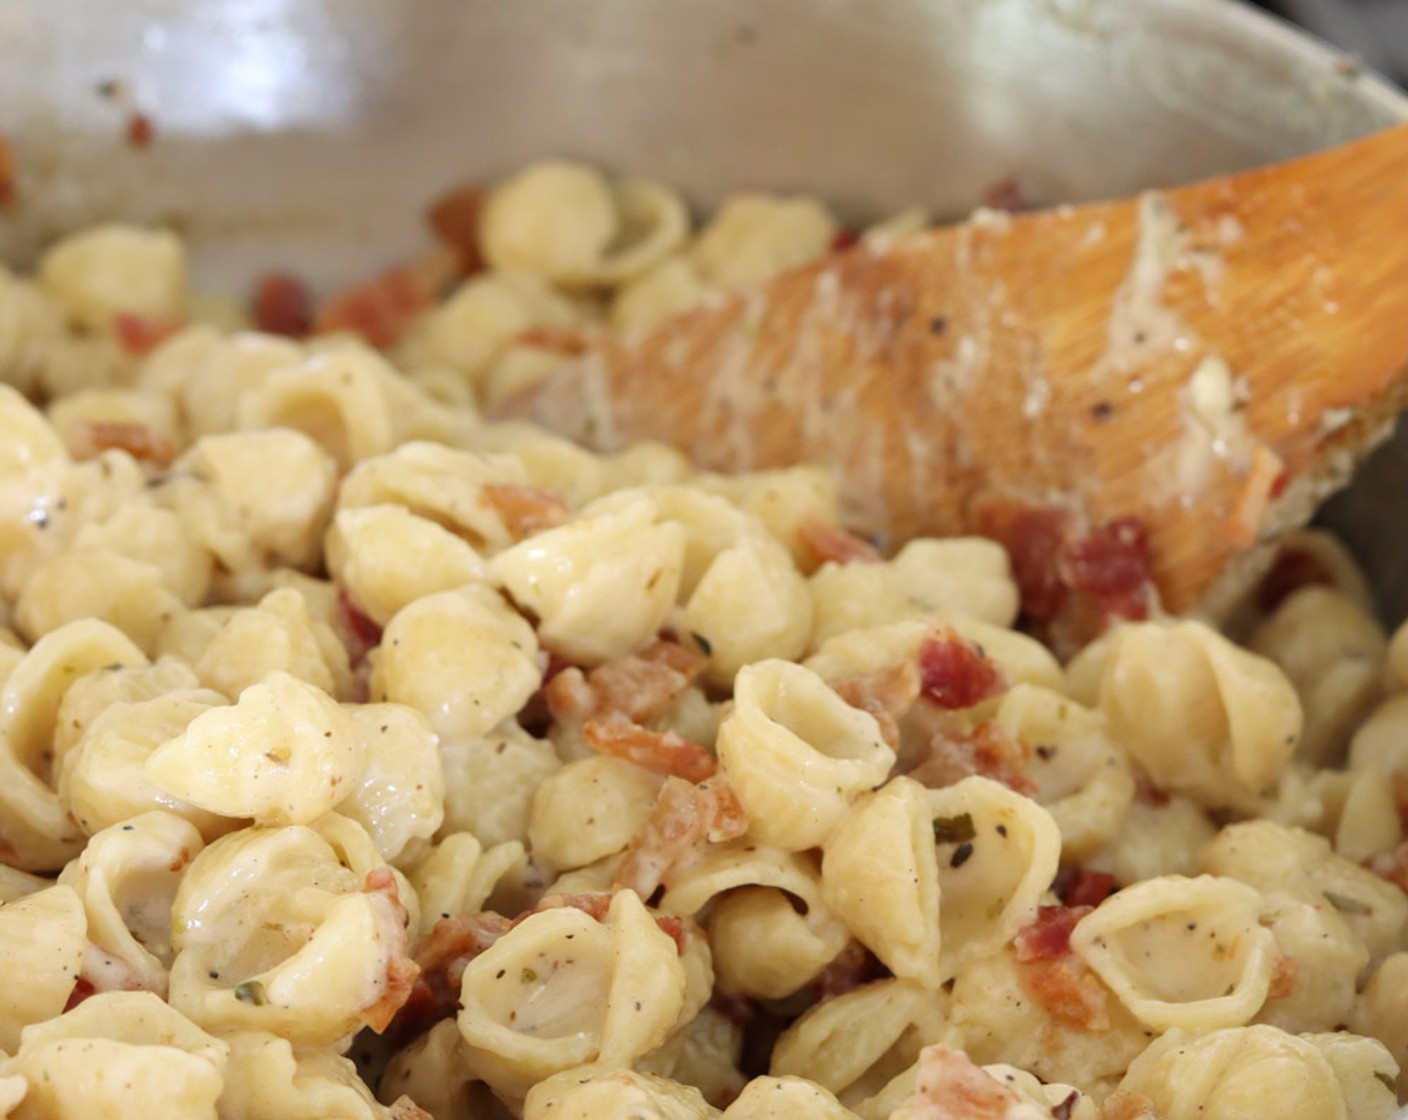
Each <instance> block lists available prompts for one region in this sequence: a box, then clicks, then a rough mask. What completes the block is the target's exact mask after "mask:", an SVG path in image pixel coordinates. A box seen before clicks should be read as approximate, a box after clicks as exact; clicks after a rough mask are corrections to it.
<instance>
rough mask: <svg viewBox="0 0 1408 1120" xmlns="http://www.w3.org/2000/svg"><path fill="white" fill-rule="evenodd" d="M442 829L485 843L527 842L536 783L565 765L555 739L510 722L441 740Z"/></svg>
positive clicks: (536, 787)
mask: <svg viewBox="0 0 1408 1120" xmlns="http://www.w3.org/2000/svg"><path fill="white" fill-rule="evenodd" d="M440 761H441V765H442V766H443V767H444V770H445V823H444V825H443V826H442V830H443V831H444V832H447V833H449V832H461V831H463V832H472V833H474V835H475V836H477V837H478V838H479V839H480V840H482V841H483V842H484V843H485V844H499V843H503V842H504V841H508V840H526V839H527V838H528V824H529V820H530V819H531V815H532V807H533V798H534V797H535V796H536V793H537V789H538V786H539V785H540V784H541V783H542V782H543V781H545V780H546V779H547V778H548V777H549V776H550V775H552V774H553V773H555V772H556V771H557V769H558V767H559V766H561V765H562V763H561V762H560V761H559V760H558V756H557V753H556V752H555V751H554V750H553V745H552V743H550V742H548V741H547V740H544V739H535V738H533V736H531V735H529V734H528V732H526V731H524V730H523V728H521V727H519V726H518V724H517V723H516V722H514V721H513V720H508V721H507V722H505V723H502V724H500V725H499V726H498V727H495V728H493V729H492V730H490V731H489V732H488V733H487V734H485V735H471V736H466V737H463V738H451V739H445V740H442V742H441V744H440Z"/></svg>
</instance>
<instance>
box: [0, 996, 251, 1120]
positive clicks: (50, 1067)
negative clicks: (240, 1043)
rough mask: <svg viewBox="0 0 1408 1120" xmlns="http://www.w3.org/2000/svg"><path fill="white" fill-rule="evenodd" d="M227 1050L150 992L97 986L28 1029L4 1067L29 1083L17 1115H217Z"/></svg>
mask: <svg viewBox="0 0 1408 1120" xmlns="http://www.w3.org/2000/svg"><path fill="white" fill-rule="evenodd" d="M228 1055H229V1046H228V1045H227V1044H226V1043H224V1042H222V1041H221V1040H220V1039H218V1038H214V1037H212V1036H211V1035H209V1034H207V1033H206V1032H205V1031H203V1030H201V1029H199V1028H198V1027H197V1026H196V1025H195V1024H193V1023H191V1022H190V1021H189V1020H188V1019H186V1018H185V1017H184V1016H182V1015H181V1014H180V1013H179V1012H177V1011H175V1010H173V1009H172V1008H171V1007H168V1006H167V1005H166V1004H165V1003H163V1002H162V1001H161V999H160V998H159V997H157V996H155V995H153V994H152V993H151V992H100V993H98V994H97V995H94V996H90V997H89V998H88V999H86V1000H84V1001H83V1002H82V1003H80V1004H79V1005H78V1006H77V1007H75V1008H74V1009H73V1010H72V1011H68V1012H65V1013H64V1014H63V1015H60V1016H59V1017H58V1018H56V1019H51V1020H49V1021H48V1022H45V1023H39V1024H36V1025H35V1026H32V1027H29V1028H27V1029H26V1030H25V1032H24V1036H23V1040H22V1042H21V1044H20V1048H19V1052H18V1053H17V1054H16V1055H15V1056H14V1057H13V1058H12V1059H10V1060H9V1061H7V1062H4V1063H3V1070H4V1072H5V1073H7V1074H18V1075H20V1076H22V1077H24V1078H25V1079H26V1080H27V1081H28V1082H29V1092H28V1093H27V1094H25V1098H24V1104H23V1106H22V1107H21V1108H20V1109H19V1110H18V1111H17V1112H16V1113H14V1114H13V1115H15V1116H16V1117H17V1118H18V1120H38V1118H41V1117H42V1118H45V1120H92V1118H93V1117H99V1116H101V1117H111V1118H112V1120H143V1118H144V1117H150V1116H156V1115H171V1116H182V1117H191V1118H192V1120H215V1117H216V1108H215V1103H216V1100H217V1099H218V1098H219V1096H220V1093H221V1090H222V1089H223V1087H224V1080H225V1079H224V1073H225V1066H226V1061H227V1059H228Z"/></svg>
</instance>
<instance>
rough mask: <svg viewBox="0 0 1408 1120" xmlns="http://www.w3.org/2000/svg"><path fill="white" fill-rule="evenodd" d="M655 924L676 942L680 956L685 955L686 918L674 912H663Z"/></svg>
mask: <svg viewBox="0 0 1408 1120" xmlns="http://www.w3.org/2000/svg"><path fill="white" fill-rule="evenodd" d="M655 924H656V925H657V926H659V927H660V932H661V933H665V934H668V935H669V936H670V938H671V939H672V940H673V941H674V943H675V949H676V951H677V952H678V953H679V955H680V956H684V950H685V941H686V939H687V935H686V933H685V927H684V919H683V918H680V917H677V916H676V915H674V914H661V915H660V916H659V917H658V918H656V919H655Z"/></svg>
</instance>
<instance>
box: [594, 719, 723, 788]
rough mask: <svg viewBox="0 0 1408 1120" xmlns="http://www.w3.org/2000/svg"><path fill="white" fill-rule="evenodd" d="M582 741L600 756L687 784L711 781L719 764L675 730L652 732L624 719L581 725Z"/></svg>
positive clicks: (696, 744) (710, 755)
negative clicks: (708, 779)
mask: <svg viewBox="0 0 1408 1120" xmlns="http://www.w3.org/2000/svg"><path fill="white" fill-rule="evenodd" d="M582 738H584V739H585V740H586V741H587V746H589V747H591V748H592V750H594V751H597V752H598V753H600V754H607V755H611V756H612V757H613V758H624V759H625V760H626V761H627V762H631V763H634V764H635V765H636V766H639V767H640V768H641V769H643V770H649V771H650V772H651V773H652V774H666V775H673V776H675V777H677V778H683V779H685V781H687V782H696V783H697V782H702V781H703V780H704V779H705V778H712V777H713V776H714V774H715V772H716V771H717V770H718V768H719V763H718V760H717V759H716V758H714V756H713V755H712V754H710V753H709V752H708V751H707V750H705V749H704V748H703V747H701V746H700V745H699V744H698V743H695V742H691V741H690V740H689V739H686V738H685V737H684V736H682V735H680V734H679V733H678V732H675V731H651V730H650V729H649V728H645V727H641V726H640V724H638V723H632V722H631V721H630V720H628V719H626V718H625V717H624V716H619V715H618V716H614V717H613V716H607V717H604V718H593V719H589V720H587V722H586V723H584V724H583V725H582Z"/></svg>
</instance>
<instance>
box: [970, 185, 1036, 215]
mask: <svg viewBox="0 0 1408 1120" xmlns="http://www.w3.org/2000/svg"><path fill="white" fill-rule="evenodd" d="M983 205H984V206H986V207H987V208H988V209H989V210H1006V211H1007V212H1008V213H1009V214H1021V213H1024V212H1026V211H1028V210H1034V209H1036V203H1034V202H1033V201H1032V200H1031V199H1030V198H1028V197H1027V194H1026V192H1025V191H1023V190H1022V187H1021V184H1019V183H1018V182H1017V180H1016V179H1001V180H999V181H998V182H996V183H994V184H993V185H992V186H990V187H988V189H987V190H985V191H984V192H983Z"/></svg>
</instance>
